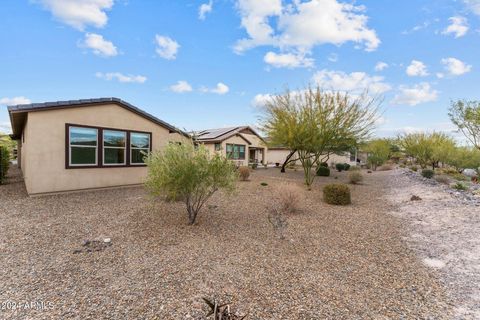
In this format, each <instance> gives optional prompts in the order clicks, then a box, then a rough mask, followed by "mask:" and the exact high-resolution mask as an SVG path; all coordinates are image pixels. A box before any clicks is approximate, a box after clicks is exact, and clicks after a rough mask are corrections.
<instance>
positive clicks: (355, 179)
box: [348, 170, 363, 184]
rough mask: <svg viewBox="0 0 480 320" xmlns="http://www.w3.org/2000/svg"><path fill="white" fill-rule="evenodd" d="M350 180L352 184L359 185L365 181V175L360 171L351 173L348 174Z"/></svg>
mask: <svg viewBox="0 0 480 320" xmlns="http://www.w3.org/2000/svg"><path fill="white" fill-rule="evenodd" d="M348 180H349V181H350V183H351V184H358V183H360V182H362V181H363V175H362V173H361V172H360V171H357V170H355V171H350V172H349V173H348Z"/></svg>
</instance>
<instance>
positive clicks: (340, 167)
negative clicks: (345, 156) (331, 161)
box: [335, 163, 345, 172]
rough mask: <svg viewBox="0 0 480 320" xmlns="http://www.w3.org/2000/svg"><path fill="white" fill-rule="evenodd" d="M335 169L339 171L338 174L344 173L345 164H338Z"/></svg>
mask: <svg viewBox="0 0 480 320" xmlns="http://www.w3.org/2000/svg"><path fill="white" fill-rule="evenodd" d="M335 169H337V171H338V172H342V171H343V170H345V165H344V164H343V163H337V164H336V165H335Z"/></svg>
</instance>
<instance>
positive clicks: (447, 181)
mask: <svg viewBox="0 0 480 320" xmlns="http://www.w3.org/2000/svg"><path fill="white" fill-rule="evenodd" d="M435 181H437V182H438V183H443V184H450V178H449V177H448V176H445V175H435Z"/></svg>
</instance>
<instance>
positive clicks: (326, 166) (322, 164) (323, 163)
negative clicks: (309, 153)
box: [320, 162, 328, 168]
mask: <svg viewBox="0 0 480 320" xmlns="http://www.w3.org/2000/svg"><path fill="white" fill-rule="evenodd" d="M320 167H325V168H328V163H326V162H320Z"/></svg>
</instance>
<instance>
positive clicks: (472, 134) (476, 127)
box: [448, 100, 480, 150]
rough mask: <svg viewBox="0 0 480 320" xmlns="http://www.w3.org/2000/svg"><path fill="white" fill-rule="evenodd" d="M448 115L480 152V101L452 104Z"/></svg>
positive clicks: (464, 101)
mask: <svg viewBox="0 0 480 320" xmlns="http://www.w3.org/2000/svg"><path fill="white" fill-rule="evenodd" d="M448 115H449V116H450V120H452V122H453V123H454V124H455V125H456V126H457V127H458V129H459V130H460V131H461V132H462V133H463V134H464V135H465V137H466V138H467V139H468V140H469V141H470V142H471V143H472V144H473V145H474V146H475V148H477V149H479V150H480V101H466V100H459V101H455V102H452V103H451V106H450V110H449V113H448Z"/></svg>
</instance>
